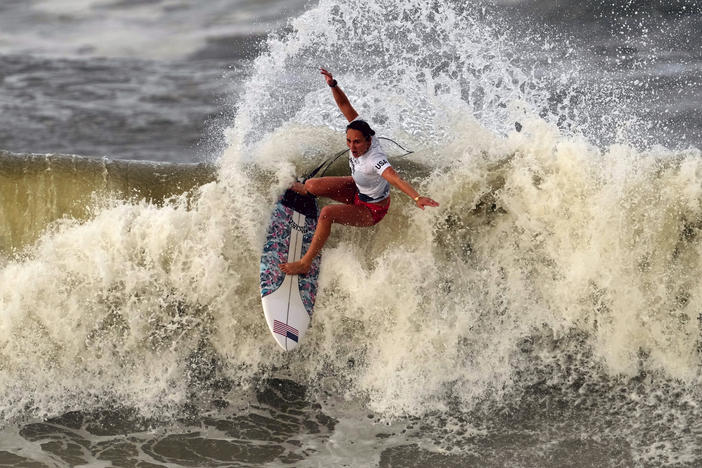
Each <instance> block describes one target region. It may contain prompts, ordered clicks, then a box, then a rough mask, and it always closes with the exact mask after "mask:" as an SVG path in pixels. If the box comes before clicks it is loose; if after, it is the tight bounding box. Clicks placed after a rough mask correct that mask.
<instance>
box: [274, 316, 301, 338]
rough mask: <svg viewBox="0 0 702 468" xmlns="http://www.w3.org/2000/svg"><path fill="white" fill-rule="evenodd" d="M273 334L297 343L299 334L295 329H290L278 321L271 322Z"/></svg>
mask: <svg viewBox="0 0 702 468" xmlns="http://www.w3.org/2000/svg"><path fill="white" fill-rule="evenodd" d="M273 333H277V334H279V335H283V336H285V337H287V338H290V339H291V340H293V341H294V342H296V343H297V337H298V335H299V334H300V333H299V332H298V331H297V329H296V328H293V327H291V326H290V325H288V324H287V323H283V322H280V321H278V320H274V321H273Z"/></svg>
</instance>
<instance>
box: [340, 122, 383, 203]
mask: <svg viewBox="0 0 702 468" xmlns="http://www.w3.org/2000/svg"><path fill="white" fill-rule="evenodd" d="M354 120H364V119H361V118H360V117H356V118H355V119H354ZM349 167H351V177H353V181H354V182H355V183H356V187H357V188H358V195H359V196H358V198H360V199H361V201H364V202H371V203H377V202H379V201H382V200H385V199H386V198H388V196H389V195H390V184H389V183H388V181H387V180H385V179H383V177H382V174H383V172H385V169H387V168H388V167H392V166H390V163H389V162H388V156H387V154H385V151H384V150H383V148H382V147H381V146H380V142H379V141H378V139H377V138H376V137H375V136H372V137H371V145H370V148H368V151H366V152H365V153H363V154H362V155H360V156H359V157H357V158H356V157H354V155H353V154H352V153H351V152H350V151H349Z"/></svg>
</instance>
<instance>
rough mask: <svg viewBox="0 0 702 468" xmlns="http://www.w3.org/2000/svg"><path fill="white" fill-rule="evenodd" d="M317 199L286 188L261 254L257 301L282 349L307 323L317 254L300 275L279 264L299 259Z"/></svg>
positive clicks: (299, 337)
mask: <svg viewBox="0 0 702 468" xmlns="http://www.w3.org/2000/svg"><path fill="white" fill-rule="evenodd" d="M317 216H318V209H317V200H316V199H315V198H314V197H311V196H309V195H300V194H299V193H296V192H293V191H292V190H286V191H285V193H284V194H283V195H282V196H281V197H280V199H278V201H277V203H276V205H275V207H274V209H273V214H272V215H271V220H270V224H269V226H268V230H267V231H266V242H265V244H264V245H263V252H262V254H261V303H262V305H263V315H264V316H265V317H266V323H267V324H268V328H269V329H270V331H271V333H272V334H273V338H275V340H276V342H277V343H278V344H279V345H280V347H281V348H283V349H284V350H286V351H290V350H292V349H295V348H296V347H297V346H298V345H299V344H300V342H301V341H302V337H303V336H304V335H305V332H306V331H307V327H309V324H310V320H311V318H312V311H313V309H314V300H315V297H316V294H317V278H318V277H319V262H320V256H319V255H318V256H317V257H316V258H315V259H314V261H313V262H312V268H311V269H310V271H309V272H308V273H306V274H304V275H293V276H290V275H286V274H285V273H283V272H282V271H280V264H281V263H286V262H295V261H297V260H300V259H301V258H302V256H303V255H304V254H305V252H307V249H308V248H309V246H310V242H311V241H312V236H313V235H314V230H315V229H316V227H317Z"/></svg>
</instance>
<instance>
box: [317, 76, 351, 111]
mask: <svg viewBox="0 0 702 468" xmlns="http://www.w3.org/2000/svg"><path fill="white" fill-rule="evenodd" d="M319 70H320V71H321V73H322V75H324V78H325V79H326V80H327V84H328V85H329V87H330V88H331V90H332V94H333V95H334V100H335V101H336V105H337V106H339V110H340V111H341V113H342V114H344V117H346V120H348V121H349V122H351V121H352V120H353V119H355V118H356V117H358V112H356V109H354V108H353V106H352V105H351V103H350V102H349V98H347V97H346V94H344V92H343V91H342V90H341V88H339V85H338V84H337V83H336V80H335V79H334V77H333V76H332V74H331V73H329V72H328V71H327V70H325V69H324V68H320V69H319Z"/></svg>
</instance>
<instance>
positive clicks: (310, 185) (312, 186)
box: [304, 179, 317, 196]
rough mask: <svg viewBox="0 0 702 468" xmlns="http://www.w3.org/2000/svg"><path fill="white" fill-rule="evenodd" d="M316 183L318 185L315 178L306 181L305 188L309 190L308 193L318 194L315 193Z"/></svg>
mask: <svg viewBox="0 0 702 468" xmlns="http://www.w3.org/2000/svg"><path fill="white" fill-rule="evenodd" d="M316 185H317V182H316V181H315V180H314V179H309V180H306V181H305V184H304V186H305V190H306V191H307V194H308V195H314V196H317V194H316V193H315V190H314V189H315V187H316Z"/></svg>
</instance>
